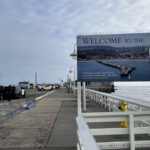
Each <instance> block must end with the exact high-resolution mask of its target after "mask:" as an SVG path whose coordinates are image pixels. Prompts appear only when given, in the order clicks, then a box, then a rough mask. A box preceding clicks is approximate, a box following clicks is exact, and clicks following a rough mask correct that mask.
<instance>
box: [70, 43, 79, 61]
mask: <svg viewBox="0 0 150 150" xmlns="http://www.w3.org/2000/svg"><path fill="white" fill-rule="evenodd" d="M76 47H77V44H76V43H75V44H74V51H73V52H72V53H71V54H70V56H71V57H72V59H74V60H77V49H76Z"/></svg>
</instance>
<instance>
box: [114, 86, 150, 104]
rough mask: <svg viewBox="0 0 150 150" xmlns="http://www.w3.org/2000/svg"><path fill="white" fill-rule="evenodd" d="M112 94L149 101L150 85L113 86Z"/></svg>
mask: <svg viewBox="0 0 150 150" xmlns="http://www.w3.org/2000/svg"><path fill="white" fill-rule="evenodd" d="M115 89H116V90H115V92H114V93H112V95H117V96H123V97H128V98H133V99H135V101H136V99H138V100H142V101H147V102H150V86H115Z"/></svg>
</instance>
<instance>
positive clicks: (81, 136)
mask: <svg viewBox="0 0 150 150" xmlns="http://www.w3.org/2000/svg"><path fill="white" fill-rule="evenodd" d="M76 122H77V127H78V130H77V135H78V144H77V148H78V150H99V148H98V146H97V144H96V141H95V139H94V137H93V136H92V134H91V132H90V130H89V128H88V126H87V124H86V122H85V120H84V118H83V116H82V115H79V116H78V117H77V118H76Z"/></svg>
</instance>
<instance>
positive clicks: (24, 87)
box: [19, 81, 30, 89]
mask: <svg viewBox="0 0 150 150" xmlns="http://www.w3.org/2000/svg"><path fill="white" fill-rule="evenodd" d="M19 86H20V87H21V88H22V89H29V88H30V83H29V82H27V81H23V82H19Z"/></svg>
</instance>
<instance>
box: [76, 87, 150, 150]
mask: <svg viewBox="0 0 150 150" xmlns="http://www.w3.org/2000/svg"><path fill="white" fill-rule="evenodd" d="M80 90H81V88H80ZM78 93H79V94H78V114H81V115H83V117H84V119H85V121H86V122H87V124H89V123H101V122H103V123H105V124H106V123H111V122H113V123H120V122H121V121H127V122H128V125H129V127H128V128H121V127H118V128H117V127H115V128H113V127H111V128H92V129H90V133H91V134H92V135H93V136H106V135H107V136H115V135H128V136H129V140H128V141H127V140H126V141H114V142H112V141H107V142H97V146H99V148H100V149H116V150H117V149H121V148H122V149H123V148H128V149H130V150H135V148H144V147H149V148H150V140H140V141H136V140H135V135H137V134H138V135H143V134H149V135H150V123H149V121H150V103H149V102H145V101H140V100H137V99H132V98H127V97H120V96H113V95H111V94H107V93H103V92H98V91H94V90H90V89H86V97H88V98H89V99H90V100H92V101H94V102H96V103H97V104H100V105H101V106H103V107H105V108H107V109H108V111H113V112H96V113H93V112H91V113H83V112H82V109H81V98H80V96H81V92H79V91H78ZM121 101H125V102H126V103H127V108H128V109H127V112H119V111H120V110H119V109H118V106H119V102H121ZM87 111H88V110H87ZM78 132H80V130H79V131H78ZM79 134H80V133H78V137H79V138H80V139H81V136H79ZM89 136H90V135H89ZM141 137H142V136H141ZM82 138H85V137H84V136H83V137H82ZM87 138H88V137H86V139H87ZM149 139H150V138H149ZM82 140H83V139H82ZM82 140H79V145H80V146H81V145H82V146H81V147H82V148H81V149H85V146H83V144H82V143H80V141H82ZM80 146H78V147H80ZM92 150H95V149H92Z"/></svg>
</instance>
